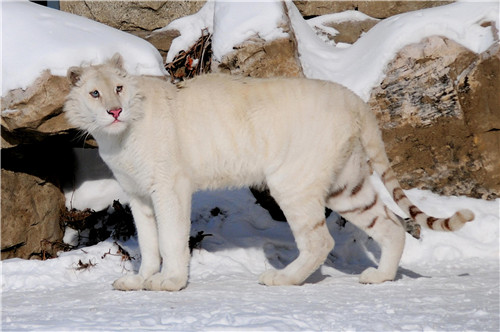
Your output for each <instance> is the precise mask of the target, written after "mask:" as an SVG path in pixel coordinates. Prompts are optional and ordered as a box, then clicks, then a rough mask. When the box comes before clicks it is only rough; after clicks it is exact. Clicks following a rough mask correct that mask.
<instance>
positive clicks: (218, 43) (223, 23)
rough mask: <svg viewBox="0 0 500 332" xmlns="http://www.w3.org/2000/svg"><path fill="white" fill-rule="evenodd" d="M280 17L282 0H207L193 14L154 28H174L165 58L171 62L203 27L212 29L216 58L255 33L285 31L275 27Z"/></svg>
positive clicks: (267, 35)
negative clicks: (236, 3) (175, 35)
mask: <svg viewBox="0 0 500 332" xmlns="http://www.w3.org/2000/svg"><path fill="white" fill-rule="evenodd" d="M283 21H284V17H283V4H282V3H280V2H276V1H257V2H244V1H240V2H239V3H238V5H237V6H234V1H233V2H214V1H208V2H207V3H206V4H205V5H204V6H203V7H202V9H201V10H200V11H199V12H198V13H196V14H193V15H189V16H185V17H181V18H179V19H177V20H175V21H173V22H171V23H170V24H169V25H167V26H166V27H164V28H161V29H159V30H156V31H157V32H160V31H166V30H178V31H179V32H180V36H179V37H177V38H176V39H174V40H173V42H172V45H171V46H170V50H169V52H168V54H167V58H166V62H167V63H168V62H171V61H172V60H173V59H174V57H175V56H176V55H177V54H178V53H179V52H180V51H182V50H184V51H186V50H187V49H188V48H189V47H190V46H191V45H193V44H194V43H195V42H196V40H197V39H198V38H200V36H201V32H202V30H203V29H207V30H208V32H209V33H212V34H213V35H212V51H213V56H214V58H215V59H216V60H217V61H221V59H222V57H223V56H224V55H226V54H227V53H229V52H231V51H232V50H233V47H235V46H237V45H238V44H241V43H242V42H244V41H245V40H247V39H249V38H251V37H254V36H258V37H260V38H262V39H264V40H265V41H270V40H273V39H276V38H280V37H288V34H287V33H285V32H284V31H283V29H282V28H280V27H279V24H280V22H283Z"/></svg>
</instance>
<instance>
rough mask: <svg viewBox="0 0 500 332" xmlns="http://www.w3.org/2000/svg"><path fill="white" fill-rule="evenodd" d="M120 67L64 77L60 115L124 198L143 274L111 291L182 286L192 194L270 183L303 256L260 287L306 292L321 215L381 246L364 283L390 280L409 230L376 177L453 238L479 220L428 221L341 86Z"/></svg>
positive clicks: (464, 216) (466, 216)
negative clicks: (329, 213)
mask: <svg viewBox="0 0 500 332" xmlns="http://www.w3.org/2000/svg"><path fill="white" fill-rule="evenodd" d="M122 62H123V60H122V58H121V56H120V55H119V54H116V55H115V56H114V57H113V58H112V59H111V60H109V61H108V62H107V63H106V64H104V65H98V66H88V67H73V68H70V69H69V70H68V78H69V79H70V80H71V82H72V84H73V87H72V90H71V92H70V94H69V96H68V98H67V101H66V103H65V106H64V110H65V112H66V115H67V117H68V119H69V121H70V122H71V123H72V124H73V125H75V126H78V127H79V128H81V129H83V130H85V131H88V132H89V133H90V134H92V135H93V137H94V138H95V139H96V140H97V142H98V145H99V153H100V155H101V157H102V159H103V160H104V161H105V162H106V164H107V165H108V166H109V167H110V168H111V170H112V171H113V174H114V175H115V177H116V179H117V180H118V181H119V183H120V184H121V186H122V187H123V189H124V190H125V191H126V192H127V193H128V194H129V196H130V199H131V201H130V204H131V208H132V212H133V216H134V219H135V223H136V226H137V232H138V238H139V245H140V249H141V256H142V262H141V267H140V269H139V272H138V274H134V275H125V276H123V277H121V278H119V279H118V280H116V281H115V282H114V283H113V286H114V288H116V289H120V290H139V289H147V290H168V291H176V290H180V289H182V288H184V287H185V286H186V284H187V281H188V265H189V259H190V254H189V248H188V240H189V233H190V220H189V218H190V209H191V195H192V193H193V192H194V191H196V190H202V189H215V188H221V187H241V186H249V185H259V184H264V183H265V184H267V185H268V187H269V188H270V191H271V194H272V196H273V197H274V198H275V200H276V201H277V202H278V204H279V205H280V207H281V208H282V210H283V211H284V214H285V216H286V218H287V220H288V222H289V225H290V227H291V229H292V232H293V234H294V237H295V241H296V244H297V247H298V249H299V256H298V257H297V258H296V259H295V260H294V261H293V262H292V263H290V264H289V265H288V266H286V267H285V268H284V269H282V270H269V271H266V272H264V273H263V274H262V275H261V276H260V283H262V284H265V285H296V284H301V283H302V282H303V281H304V280H305V279H306V278H307V277H308V276H309V275H311V273H313V272H314V271H315V270H316V269H317V268H318V267H319V266H320V265H321V264H322V263H323V262H324V261H325V259H326V257H327V255H328V253H329V252H330V251H331V250H332V248H333V245H334V241H333V239H332V237H331V235H330V233H329V231H328V229H327V227H326V225H325V215H324V207H325V206H327V207H329V208H331V209H332V210H334V211H337V212H338V213H339V214H340V215H342V216H344V217H345V218H346V219H348V220H349V221H351V222H353V223H354V224H355V225H357V226H358V227H359V228H361V229H363V230H364V231H366V232H367V233H368V234H369V235H370V236H371V237H372V238H374V239H375V240H376V241H377V242H378V243H379V245H380V247H381V250H382V254H381V258H380V262H379V267H378V268H377V269H375V268H368V269H367V270H365V271H364V272H363V273H362V274H361V276H360V282H362V283H380V282H383V281H386V280H393V279H394V277H395V275H396V271H397V268H398V264H399V260H400V258H401V255H402V252H403V247H404V242H405V231H404V228H403V226H402V224H401V222H400V221H399V220H398V218H397V217H396V216H395V215H394V214H393V213H392V212H391V211H390V210H389V209H388V208H387V207H386V206H385V205H384V204H383V202H382V200H381V199H380V198H379V196H378V194H377V192H376V191H375V190H374V188H373V187H372V185H371V184H370V181H369V180H368V176H369V175H370V174H371V172H372V169H373V170H375V171H376V172H377V173H378V174H379V175H380V176H381V178H382V180H383V182H384V184H385V185H386V187H387V189H388V190H389V191H390V192H391V193H392V194H393V198H394V200H395V201H396V202H397V203H398V205H399V206H400V207H401V208H402V209H403V210H404V211H405V212H407V214H408V215H409V216H410V217H411V218H413V219H414V220H415V221H416V222H417V223H418V224H421V225H423V226H425V227H428V228H431V229H437V230H444V231H453V230H457V229H459V228H461V227H462V226H463V225H464V223H466V222H467V221H470V220H472V219H473V218H474V215H473V213H472V212H471V211H469V210H461V211H459V212H457V213H455V214H454V215H453V216H452V217H450V218H446V219H437V218H433V217H429V216H427V215H426V214H424V213H423V212H422V211H420V210H419V209H418V208H417V207H416V206H415V205H413V204H412V203H411V202H410V201H409V200H408V198H407V197H406V196H405V194H404V192H403V190H402V189H401V187H400V185H399V183H398V181H397V179H396V177H395V174H394V172H393V171H392V169H391V168H390V166H389V161H388V158H387V156H386V153H385V150H384V144H383V142H382V139H381V134H380V131H379V129H378V126H377V121H376V119H375V117H374V116H373V114H372V113H371V112H370V110H369V109H368V107H367V105H366V104H365V103H364V102H363V101H362V100H361V99H360V98H358V97H357V96H356V95H355V94H354V93H352V92H351V91H349V90H348V89H346V88H345V87H342V86H340V85H338V84H334V83H330V82H324V81H318V80H309V79H289V78H273V79H251V78H237V77H232V76H227V75H206V76H201V77H198V78H195V79H193V80H190V81H187V82H185V83H183V84H182V85H180V86H174V85H172V84H170V83H168V82H166V81H164V80H162V79H160V78H153V77H141V76H133V75H129V74H128V73H127V72H126V71H125V70H124V69H123V65H122ZM368 159H369V161H370V162H369V163H367V160H368ZM162 262H163V263H162Z"/></svg>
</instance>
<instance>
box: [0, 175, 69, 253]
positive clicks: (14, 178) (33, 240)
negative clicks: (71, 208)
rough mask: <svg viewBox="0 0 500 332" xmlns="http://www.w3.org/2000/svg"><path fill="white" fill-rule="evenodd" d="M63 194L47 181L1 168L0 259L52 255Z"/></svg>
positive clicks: (59, 235)
mask: <svg viewBox="0 0 500 332" xmlns="http://www.w3.org/2000/svg"><path fill="white" fill-rule="evenodd" d="M64 202H65V200H64V195H63V193H62V192H61V190H59V188H58V187H56V186H55V185H53V184H52V183H50V182H47V181H45V180H42V179H40V178H38V177H36V176H32V175H28V174H26V173H14V172H11V171H8V170H4V169H2V256H1V258H2V259H7V258H13V257H19V258H25V259H29V258H33V257H42V258H43V256H44V255H45V257H49V256H51V257H54V256H55V255H56V252H54V250H52V247H53V246H52V245H47V244H50V243H55V242H60V241H62V236H63V231H62V228H61V226H60V224H59V219H60V214H61V212H62V211H63V209H64Z"/></svg>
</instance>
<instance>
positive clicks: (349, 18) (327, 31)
mask: <svg viewBox="0 0 500 332" xmlns="http://www.w3.org/2000/svg"><path fill="white" fill-rule="evenodd" d="M366 20H372V21H379V19H376V18H373V17H370V16H368V15H365V14H363V13H362V12H360V11H357V10H347V11H345V12H341V13H334V14H327V15H321V16H316V17H314V18H311V19H308V20H306V22H307V24H309V26H310V27H311V28H313V29H315V30H316V31H317V32H318V33H319V34H318V37H319V38H320V39H321V40H322V41H323V42H324V43H327V44H330V45H332V46H337V47H348V46H350V44H345V43H338V44H337V43H335V41H334V40H329V38H328V36H327V35H331V36H336V35H338V34H339V31H338V30H337V29H335V28H332V27H330V26H328V24H329V23H336V24H339V23H345V22H361V21H366Z"/></svg>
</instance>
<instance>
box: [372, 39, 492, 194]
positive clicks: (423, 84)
mask: <svg viewBox="0 0 500 332" xmlns="http://www.w3.org/2000/svg"><path fill="white" fill-rule="evenodd" d="M495 52H496V53H495ZM495 54H498V47H496V48H493V49H491V50H489V51H488V52H486V53H485V54H482V55H477V54H475V53H473V52H471V51H470V50H468V49H466V48H465V47H463V46H461V45H459V44H457V43H455V42H453V41H451V40H448V39H445V38H442V37H431V38H426V39H424V40H423V41H422V42H421V43H418V44H413V45H408V46H406V47H405V48H403V49H402V50H401V51H400V52H399V53H398V55H397V56H396V58H395V59H394V60H393V62H392V63H391V64H389V66H388V68H387V70H386V77H385V78H384V80H383V81H382V83H381V84H380V86H379V87H377V88H375V89H374V90H373V91H372V94H371V99H370V101H369V103H370V104H371V106H372V108H373V110H374V111H375V112H376V114H377V116H378V118H379V120H380V124H381V128H382V131H383V136H384V141H385V142H386V149H387V153H388V155H389V158H390V159H391V160H392V166H393V168H394V170H395V171H396V173H397V174H398V178H399V179H400V181H401V183H402V185H403V187H405V188H414V187H418V188H423V189H430V190H432V191H434V192H437V193H439V194H444V195H467V196H472V197H483V198H494V197H497V196H498V193H499V192H500V186H499V181H498V178H499V175H498V174H499V173H498V167H499V166H498V165H499V164H500V158H499V151H500V145H499V144H498V140H497V141H496V142H495V140H488V141H487V143H486V141H485V140H486V138H489V137H490V136H492V137H493V136H494V137H497V130H496V129H497V128H499V126H498V119H499V116H498V112H499V109H500V104H499V98H498V91H500V86H499V81H498V75H499V74H500V73H499V63H500V62H499V59H498V55H495ZM495 75H496V76H495ZM477 123H481V124H484V125H481V126H478V125H475V124H477Z"/></svg>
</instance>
